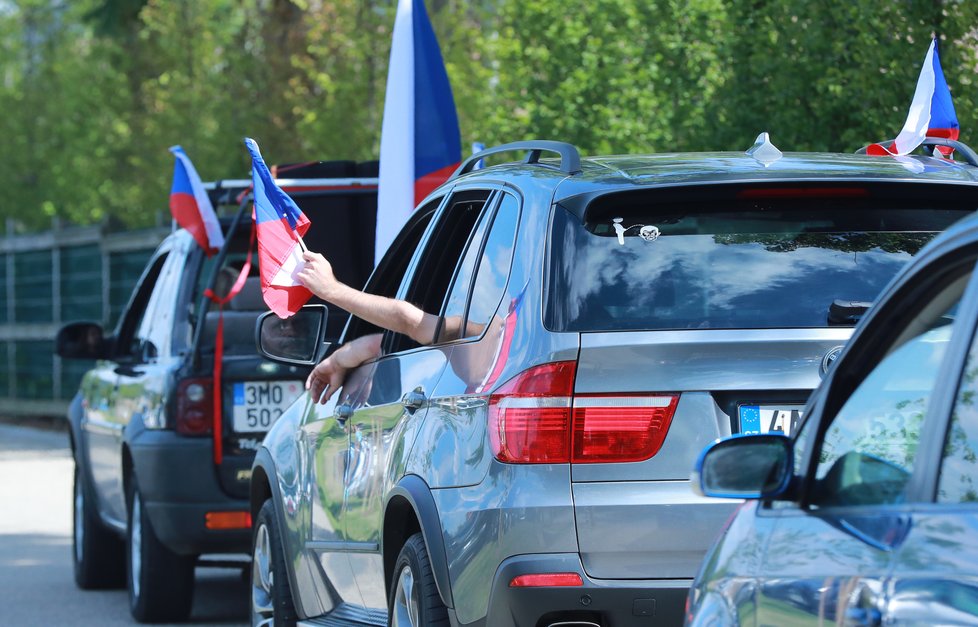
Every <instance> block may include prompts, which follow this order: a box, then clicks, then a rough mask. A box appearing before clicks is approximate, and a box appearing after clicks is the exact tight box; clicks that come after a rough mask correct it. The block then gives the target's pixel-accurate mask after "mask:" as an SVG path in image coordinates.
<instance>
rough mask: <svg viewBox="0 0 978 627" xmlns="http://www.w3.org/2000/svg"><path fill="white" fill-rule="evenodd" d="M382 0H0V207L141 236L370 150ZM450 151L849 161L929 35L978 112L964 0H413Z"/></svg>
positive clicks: (905, 80)
mask: <svg viewBox="0 0 978 627" xmlns="http://www.w3.org/2000/svg"><path fill="white" fill-rule="evenodd" d="M396 5H397V2H396V0H331V1H328V2H327V1H325V0H199V1H195V0H72V2H64V1H63V0H0V108H2V109H0V110H3V111H4V115H3V116H0V133H2V134H3V137H4V146H5V148H6V150H5V155H6V164H5V167H4V168H2V169H0V185H2V186H3V189H4V190H5V194H4V201H3V203H2V204H0V217H11V218H14V219H15V220H17V221H18V222H19V223H20V224H21V225H22V226H23V227H24V228H32V229H33V228H37V229H41V228H46V227H47V226H48V225H49V224H50V219H51V218H52V217H55V216H57V217H61V218H65V219H67V220H70V221H73V222H78V223H88V222H93V221H98V220H101V219H104V218H106V217H113V218H116V219H119V220H121V221H122V222H123V223H124V224H129V225H132V226H142V225H146V224H150V223H153V222H154V221H155V220H156V219H157V218H158V216H160V215H163V216H165V215H166V213H167V209H166V207H167V193H168V188H169V184H170V175H171V172H172V158H171V156H170V154H169V153H168V152H167V148H168V147H169V146H171V145H173V144H181V145H183V146H184V148H185V149H186V150H187V153H188V154H189V155H190V156H191V158H192V159H193V161H194V163H195V164H196V165H197V167H198V169H199V171H200V173H201V175H202V177H203V178H205V179H214V178H242V177H246V176H247V174H248V160H247V156H246V153H245V151H244V150H243V148H242V144H241V138H242V137H244V136H246V135H247V136H252V137H255V139H256V140H257V141H258V142H259V144H260V145H261V146H262V150H263V152H264V153H265V156H266V158H267V159H268V161H269V162H272V163H283V162H294V161H305V160H318V159H357V160H365V159H372V158H376V155H377V153H378V147H379V139H380V138H379V134H380V126H381V119H382V115H383V111H382V108H383V102H384V89H385V84H386V79H387V58H388V55H389V50H390V36H391V29H392V27H393V22H394V15H395V11H396ZM427 5H428V11H429V14H430V15H431V19H432V22H433V24H434V27H435V30H436V33H437V35H438V37H439V41H440V44H441V48H442V53H443V56H444V58H445V64H446V67H447V69H448V73H449V76H450V78H451V81H452V86H453V92H454V96H455V101H456V103H457V106H458V110H459V121H460V126H461V131H462V138H463V146H467V145H468V143H469V142H472V141H482V142H484V143H486V144H494V143H501V142H507V141H513V140H516V139H521V138H531V137H539V138H552V139H561V140H565V141H570V142H573V143H575V144H577V145H578V146H579V147H580V148H581V149H582V150H583V151H584V152H585V153H586V154H599V153H625V152H651V151H657V152H662V151H674V150H743V149H745V148H746V147H747V146H749V145H750V144H751V143H752V142H753V139H754V137H755V136H756V135H757V133H759V132H760V131H762V130H766V131H769V132H770V133H771V135H772V138H773V140H774V142H775V143H776V144H777V145H778V146H779V147H781V148H782V149H783V150H838V151H851V150H854V149H855V148H857V147H859V146H862V145H864V144H866V143H869V142H871V141H876V140H880V139H885V138H890V137H893V136H895V135H896V133H897V132H898V131H899V129H900V127H901V126H902V124H903V121H904V118H905V115H906V110H907V107H908V105H909V103H910V99H911V96H912V94H913V89H914V85H915V82H916V77H917V73H918V72H919V69H920V63H921V61H922V60H923V56H924V53H925V51H926V46H927V42H928V39H929V37H930V36H931V34H932V33H937V34H938V35H939V36H940V40H941V59H942V62H943V65H944V70H945V74H946V76H947V79H948V83H949V84H950V86H951V89H952V92H953V94H954V101H955V105H956V107H957V111H958V117H959V118H960V120H961V126H962V128H963V129H964V135H963V137H962V138H963V139H964V140H965V141H967V140H968V139H969V133H970V132H971V131H972V130H973V129H975V128H976V123H978V108H976V105H978V95H976V93H975V90H974V89H973V86H974V82H975V80H976V79H975V75H976V69H978V41H976V33H975V30H974V28H973V25H974V24H975V23H978V3H969V2H959V1H952V0H943V1H942V0H935V1H933V2H926V3H925V2H899V3H895V2H882V3H881V2H876V1H870V0H825V1H824V2H817V3H816V2H808V1H805V0H778V1H774V0H752V1H749V2H748V1H747V0H587V1H585V0H534V1H533V2H523V1H520V0H428V2H427Z"/></svg>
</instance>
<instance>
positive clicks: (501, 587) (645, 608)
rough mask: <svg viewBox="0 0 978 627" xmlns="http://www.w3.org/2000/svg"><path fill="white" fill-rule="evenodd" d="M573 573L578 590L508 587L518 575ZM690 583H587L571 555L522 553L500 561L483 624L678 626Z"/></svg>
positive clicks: (506, 626) (511, 626)
mask: <svg viewBox="0 0 978 627" xmlns="http://www.w3.org/2000/svg"><path fill="white" fill-rule="evenodd" d="M568 572H572V573H577V574H578V575H580V576H581V580H582V581H583V585H582V586H579V587H554V588H511V587H510V582H511V581H512V580H513V578H514V577H516V576H518V575H525V574H531V573H568ZM691 584H692V580H691V579H651V580H636V579H629V580H605V579H591V578H589V577H588V576H587V575H586V574H585V572H584V568H583V567H582V565H581V559H580V557H579V556H578V555H576V554H567V553H554V554H540V555H521V556H517V557H513V558H510V559H508V560H506V561H505V562H503V563H502V564H501V565H500V567H499V570H497V571H496V577H495V580H494V581H493V586H492V596H491V598H490V601H489V614H488V616H487V617H486V624H487V625H493V626H497V625H498V626H499V627H516V626H517V625H518V626H520V627H524V626H526V627H534V626H542V627H547V626H548V625H551V624H554V623H561V622H569V623H574V622H575V621H580V622H590V623H594V624H596V625H600V626H601V627H608V626H612V625H613V626H614V627H630V626H633V625H634V626H636V627H637V626H640V625H641V626H648V625H650V624H655V625H660V624H661V625H670V624H674V625H681V624H682V622H683V613H684V609H685V606H686V596H687V594H688V593H689V587H690V585H691Z"/></svg>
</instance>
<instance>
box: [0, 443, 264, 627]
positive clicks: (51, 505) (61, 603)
mask: <svg viewBox="0 0 978 627" xmlns="http://www.w3.org/2000/svg"><path fill="white" fill-rule="evenodd" d="M72 470H73V463H72V461H71V454H70V453H69V450H68V436H67V434H66V433H64V432H59V431H50V430H42V429H35V428H31V427H23V426H12V425H9V424H0V590H2V591H3V593H2V594H0V598H2V599H3V601H2V607H0V626H2V627H7V626H10V627H31V626H34V625H37V626H42V625H43V626H48V625H74V626H78V627H89V626H91V627H95V626H96V625H97V626H99V627H101V626H106V627H110V626H116V625H129V626H132V625H135V624H136V623H135V621H133V620H132V618H131V616H130V615H129V600H128V597H127V594H126V591H125V590H109V591H101V590H100V591H83V590H79V589H78V588H76V587H75V582H74V578H73V575H72V564H71V515H72V512H71V495H72V493H71V490H72V485H71V478H72ZM248 595H249V591H248V586H247V583H246V582H245V581H244V580H243V578H242V576H241V570H238V569H227V568H205V567H198V568H197V588H196V592H195V595H194V608H193V613H192V615H191V622H189V623H182V625H242V626H243V625H246V624H248V604H249V596H248Z"/></svg>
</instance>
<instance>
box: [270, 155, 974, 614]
mask: <svg viewBox="0 0 978 627" xmlns="http://www.w3.org/2000/svg"><path fill="white" fill-rule="evenodd" d="M884 161H887V160H880V159H871V158H866V157H849V156H842V155H837V156H832V157H831V158H826V157H824V156H820V155H815V156H812V155H786V157H785V159H784V161H783V163H781V164H780V165H778V164H775V165H774V166H772V167H769V168H764V167H763V166H761V165H759V164H758V163H757V162H756V161H754V160H753V159H751V158H748V157H744V156H743V155H740V154H734V153H730V154H708V155H694V156H690V155H678V156H677V155H664V156H656V157H642V158H639V160H638V161H634V160H633V159H632V158H624V157H623V158H620V159H619V158H600V159H593V160H586V161H585V163H584V172H583V174H582V175H579V176H572V177H567V176H566V175H565V174H563V173H561V172H559V171H557V170H556V169H554V168H550V167H546V166H545V165H544V166H535V167H528V166H526V165H524V164H518V165H503V166H494V167H491V168H488V169H486V170H479V171H476V172H473V173H471V174H466V175H463V176H461V177H459V178H457V179H455V180H453V181H452V182H451V183H450V184H449V185H448V186H446V187H445V188H443V189H442V190H440V191H437V192H436V193H435V194H433V195H432V197H430V198H437V197H439V196H440V195H441V194H443V193H444V194H450V193H457V192H460V191H466V190H484V189H488V190H506V191H510V192H512V193H514V194H517V195H518V196H519V197H520V198H521V199H522V215H521V218H520V222H519V230H518V235H517V241H516V250H517V251H519V252H518V254H517V255H516V257H515V259H514V263H513V268H512V271H511V274H510V277H509V281H508V285H507V287H506V292H505V295H504V297H503V300H502V302H501V303H500V305H499V307H498V308H497V316H499V317H500V318H501V319H507V320H510V321H511V322H513V325H512V333H513V338H514V339H513V341H512V344H511V345H509V346H507V348H506V354H505V356H504V358H500V352H501V351H502V350H503V345H504V341H503V332H502V330H501V329H499V328H495V329H494V328H492V325H490V326H489V328H488V329H487V331H486V332H485V333H484V334H483V335H481V336H480V337H477V338H468V339H465V340H459V341H455V342H450V343H447V344H443V345H440V346H436V347H422V348H420V349H414V350H412V351H409V352H405V353H402V354H398V355H395V356H387V357H383V358H381V359H380V360H378V361H375V362H371V363H368V364H364V365H362V366H361V367H360V368H358V369H356V370H355V371H353V372H352V373H351V375H350V376H351V378H356V381H357V383H356V384H353V383H349V381H350V379H348V387H349V388H356V387H357V385H362V384H363V382H365V381H369V382H370V384H369V385H368V386H366V387H365V388H363V392H362V393H358V392H356V391H355V390H354V391H352V394H351V398H350V399H345V400H344V402H346V400H349V403H348V404H349V406H350V408H351V409H352V410H353V414H352V417H351V418H350V419H348V420H347V421H346V422H345V424H343V425H340V424H339V423H338V422H337V421H336V419H335V414H336V411H337V407H339V403H340V401H338V400H337V399H338V398H339V397H340V396H343V395H344V394H346V393H347V392H350V391H351V390H348V389H344V390H343V391H342V392H341V393H340V394H337V395H335V396H334V397H333V399H332V400H330V402H329V403H327V404H326V405H313V404H312V403H311V402H310V400H309V399H308V397H307V396H304V397H303V398H301V399H300V400H299V401H297V403H296V405H294V406H293V408H292V409H291V410H290V411H289V412H287V414H286V416H289V417H290V419H289V420H285V418H286V416H283V418H282V419H280V421H279V423H278V425H276V427H275V428H274V429H273V430H272V431H271V432H270V433H269V435H268V436H267V437H266V440H265V442H264V444H263V451H266V453H267V454H266V453H263V454H260V455H259V457H258V458H257V461H256V463H257V464H261V465H262V467H263V468H264V469H265V471H266V472H267V473H268V476H269V480H270V481H271V482H272V483H273V484H275V485H277V486H278V487H277V488H276V489H277V490H278V492H279V495H278V496H276V498H275V502H276V509H277V510H282V511H283V512H284V513H283V520H284V521H285V525H284V529H285V530H286V533H285V534H284V542H285V544H286V558H287V559H286V562H287V563H289V564H290V565H293V566H294V572H293V578H294V582H295V583H294V586H293V594H294V596H295V598H296V602H297V607H298V608H299V611H300V614H301V615H303V616H304V617H306V618H312V617H315V616H319V615H325V614H328V613H329V612H330V611H331V610H333V609H334V608H337V607H340V605H342V604H352V603H356V599H357V598H359V599H360V603H362V604H363V606H364V607H365V609H367V610H369V611H372V612H373V613H374V615H376V614H378V613H379V612H380V610H381V608H382V607H383V605H384V604H385V602H386V593H387V589H386V587H385V584H387V585H389V583H390V582H389V581H384V580H383V579H384V578H385V577H387V576H389V575H390V573H389V572H388V569H386V567H385V565H386V564H388V563H390V559H391V554H392V553H393V555H394V556H396V553H397V551H398V550H399V547H398V546H397V543H396V542H387V541H386V539H385V537H384V535H383V532H384V531H385V530H389V529H397V530H400V532H403V533H407V532H406V531H404V529H403V526H404V521H403V520H402V519H401V518H402V517H403V516H405V514H406V512H412V515H413V517H414V519H416V520H417V521H418V522H417V525H418V526H419V527H420V528H421V529H420V530H421V532H422V533H423V534H424V537H425V539H426V544H427V546H428V549H429V552H431V553H432V563H433V570H434V573H435V579H436V584H437V586H438V589H439V591H440V593H441V596H442V599H443V600H444V601H445V603H446V605H448V606H449V607H451V608H452V612H451V616H452V617H453V623H457V624H474V625H478V624H496V623H495V622H494V620H496V619H497V618H498V620H500V621H504V620H505V619H503V618H502V617H496V616H495V615H492V614H490V613H489V612H490V610H491V608H494V607H497V605H498V606H499V608H503V607H505V602H504V601H500V602H499V603H498V604H497V603H496V602H495V601H493V600H492V599H491V596H492V595H493V594H495V593H494V592H493V591H494V590H496V591H500V593H499V594H500V595H502V594H503V593H502V592H501V591H502V590H505V589H507V585H508V582H506V581H502V580H501V579H500V577H504V576H505V577H510V576H511V573H512V572H515V571H514V570H513V567H512V565H513V564H518V569H517V570H518V571H519V572H538V571H536V570H535V569H536V568H537V567H540V568H544V567H545V566H543V565H545V564H549V563H557V562H560V563H565V562H566V563H572V564H576V565H577V566H576V567H575V568H576V569H579V570H580V572H581V574H582V577H584V578H585V580H586V581H587V583H586V584H585V585H587V586H591V585H597V586H598V587H599V588H601V589H622V590H631V589H633V588H634V589H640V590H645V591H646V592H645V593H643V594H647V595H648V596H650V598H654V597H655V591H656V590H658V589H660V588H661V589H662V590H667V591H668V592H669V595H670V596H669V597H668V598H669V599H670V603H672V601H673V599H674V598H676V597H675V591H676V589H677V586H678V587H679V588H682V587H683V586H685V585H687V584H688V582H690V581H691V580H692V577H693V575H694V574H695V566H696V564H697V563H698V562H699V560H700V559H701V557H702V555H703V553H704V551H705V550H706V548H707V540H709V539H710V538H712V536H713V534H714V533H715V532H716V531H717V530H719V529H720V528H721V526H722V524H723V521H724V520H726V519H728V517H729V515H730V513H731V512H732V510H733V509H734V508H735V507H736V506H737V505H736V504H731V503H730V502H728V501H718V500H714V499H703V498H700V497H696V496H694V495H693V494H692V491H691V490H689V483H688V481H687V478H688V476H689V475H688V473H689V469H690V468H691V466H692V463H693V459H694V457H695V455H696V454H697V453H698V452H699V450H700V449H701V448H702V446H703V445H705V444H706V443H708V442H710V441H712V440H714V439H716V438H719V437H722V436H724V435H728V434H729V433H730V432H731V430H732V427H731V425H732V421H733V419H735V418H736V417H735V416H731V415H730V414H729V413H727V411H726V410H725V409H724V408H723V407H721V403H719V402H718V401H717V400H716V398H715V396H714V393H724V394H727V396H730V394H736V393H739V392H741V391H744V392H745V394H744V398H743V400H744V401H750V400H754V398H753V397H752V396H751V395H750V394H747V392H757V391H761V392H764V391H767V392H770V391H772V390H773V391H777V392H782V393H786V394H788V395H789V396H790V397H791V399H792V402H794V403H803V402H804V401H805V399H806V397H807V394H808V392H809V391H810V390H811V389H812V388H813V387H815V385H816V384H817V383H818V381H819V377H820V367H821V364H822V359H823V357H824V356H825V354H826V353H827V352H828V351H829V350H831V349H833V348H835V347H837V346H839V345H841V344H844V343H845V341H846V339H847V338H848V337H849V334H850V333H851V331H850V330H849V329H846V328H819V329H765V330H756V331H748V330H726V331H720V330H683V331H642V332H635V331H628V332H608V333H583V334H581V333H555V332H552V331H550V330H548V329H546V328H545V327H544V324H543V310H544V303H545V299H546V294H545V293H544V286H543V283H544V277H545V276H546V272H547V254H548V251H547V250H546V248H547V247H546V246H545V245H542V244H543V243H545V242H547V241H548V238H549V226H550V225H549V220H550V214H551V210H552V207H553V206H554V202H555V201H560V202H561V203H562V204H565V203H566V204H568V205H574V203H575V202H578V201H580V202H586V201H587V199H589V198H591V197H593V196H595V195H597V194H605V193H615V192H619V191H628V190H646V189H649V190H650V189H653V188H664V187H668V186H673V185H675V186H679V185H689V184H695V185H697V186H702V185H705V184H711V183H743V182H750V181H758V182H763V183H767V182H771V181H797V180H799V179H804V180H811V181H833V182H838V181H839V180H845V181H871V182H880V181H893V182H896V181H902V182H914V181H916V182H921V181H924V180H926V181H928V182H929V183H933V184H941V183H945V182H946V183H949V184H950V183H953V184H956V185H978V178H976V177H975V176H974V174H973V173H972V171H971V169H969V168H962V167H960V166H957V165H953V164H952V165H947V164H946V162H944V161H942V160H937V159H927V158H923V159H914V160H913V161H914V163H917V164H919V167H916V170H915V167H908V166H906V165H901V164H896V165H894V164H893V163H884ZM636 164H638V165H636ZM641 164H645V165H648V166H649V170H648V171H647V172H646V171H644V170H642V167H644V166H642V165H641ZM640 166H641V167H640ZM813 170H818V173H817V175H816V174H812V171H813ZM580 199H584V200H580ZM442 210H444V203H443V208H442V209H440V210H439V211H442ZM436 220H437V215H436V217H435V219H434V220H433V221H432V224H434V223H435V221H436ZM428 230H429V232H428V234H427V235H426V236H424V237H423V238H422V240H421V244H420V245H419V250H421V249H423V248H424V246H425V244H426V242H427V241H428V240H429V239H430V238H431V232H430V231H431V228H430V226H429V229H428ZM416 266H417V254H416V255H415V260H414V261H412V262H411V263H410V264H409V268H408V273H409V274H410V273H411V272H412V271H413V269H414V268H415V267H416ZM514 308H515V310H517V311H518V315H517V316H515V319H514V316H512V311H513V310H514ZM405 360H406V361H405ZM565 360H567V361H576V362H577V368H578V376H577V382H576V385H575V389H574V391H575V393H590V392H595V393H606V392H612V393H613V392H616V391H618V392H640V393H655V392H678V393H681V399H680V403H679V406H678V408H677V412H676V415H675V417H674V419H673V424H672V427H671V429H670V432H669V435H668V437H667V438H666V441H665V444H664V446H663V448H662V449H661V450H660V452H659V453H658V454H657V455H656V456H655V457H653V458H652V459H649V460H646V461H643V462H635V463H629V464H540V465H522V464H503V463H500V462H499V461H497V460H496V459H495V458H494V457H493V456H492V453H491V451H490V450H489V447H488V442H487V437H486V422H487V415H488V407H489V401H490V397H491V394H492V392H493V391H494V390H495V389H497V388H498V387H499V386H500V385H501V384H502V383H504V382H505V381H507V380H509V379H510V378H511V377H513V376H514V375H516V374H517V373H520V372H522V371H524V370H526V369H527V368H530V367H532V366H535V365H538V364H543V363H549V362H554V361H565ZM394 363H400V364H401V365H400V366H397V367H396V368H395V367H394V365H393V364H394ZM415 368H420V369H421V370H419V371H418V372H417V373H416V374H412V372H411V370H412V369H415ZM384 369H388V370H389V371H390V372H389V373H384V372H380V371H381V370H384ZM422 370H423V372H422ZM395 371H396V376H394V373H395ZM419 378H420V379H422V380H424V385H423V391H424V396H425V402H424V404H423V406H421V407H419V408H418V409H417V410H414V411H413V412H408V411H404V410H403V408H400V407H398V406H397V402H396V400H397V398H399V396H398V395H399V394H403V393H405V392H406V391H410V390H411V389H412V388H411V386H412V384H414V383H415V381H417V380H419ZM385 381H387V382H389V385H390V387H389V388H386V387H385V386H387V385H388V383H385ZM378 385H379V388H380V389H377V386H378ZM385 407H386V408H387V409H386V410H385V409H384V408H385ZM317 451H318V452H317ZM276 475H279V476H276ZM405 482H408V483H407V484H406V483H405ZM408 484H409V485H410V487H407V486H408ZM419 494H420V495H422V496H420V497H419V496H418V495H419ZM424 494H430V502H429V501H428V499H427V497H425V496H423V495H424ZM324 499H325V500H324ZM422 502H427V503H428V505H421V504H420V503H422ZM405 503H407V504H408V507H405V506H404V505H405ZM432 504H433V507H434V510H435V511H432V510H431V507H432ZM432 525H437V526H438V528H437V529H432V528H431V527H432ZM351 526H353V527H351ZM435 537H438V538H440V540H441V542H440V543H439V542H438V541H437V540H434V538H435ZM441 545H443V547H444V549H443V553H442V548H441ZM537 555H539V556H541V557H540V560H539V561H537V560H536V556H537ZM554 556H563V557H560V558H555V557H554ZM503 565H507V566H506V567H505V568H504V567H503ZM535 565H536V566H535ZM354 582H355V585H352V584H353V583H354ZM527 594H533V592H532V591H529V592H527ZM498 598H500V599H502V598H503V597H502V596H499V597H498ZM663 598H664V599H665V598H666V597H663ZM555 609H568V608H555ZM569 609H574V608H573V607H571V608H569ZM673 609H675V608H673ZM680 610H681V605H680ZM497 611H502V609H498V610H497ZM631 620H633V621H635V622H634V624H640V621H642V620H643V619H642V618H639V617H632V618H631ZM499 624H503V623H499Z"/></svg>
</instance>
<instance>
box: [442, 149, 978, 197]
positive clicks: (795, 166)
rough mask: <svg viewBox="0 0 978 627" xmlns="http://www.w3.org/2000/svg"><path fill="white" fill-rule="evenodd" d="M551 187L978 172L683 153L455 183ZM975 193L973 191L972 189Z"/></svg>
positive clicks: (867, 160)
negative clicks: (518, 180)
mask: <svg viewBox="0 0 978 627" xmlns="http://www.w3.org/2000/svg"><path fill="white" fill-rule="evenodd" d="M531 171H532V177H531V180H533V181H536V182H538V183H539V184H541V185H544V186H547V187H550V188H554V189H555V193H554V202H560V201H562V200H566V199H568V198H571V197H574V196H580V195H586V196H596V195H599V194H604V193H610V192H615V191H634V190H637V189H642V188H659V187H676V186H688V185H696V186H704V185H723V184H744V183H747V184H749V183H760V184H767V183H788V182H812V183H823V182H835V183H838V182H858V183H870V182H871V183H928V184H950V185H964V186H974V187H978V167H974V166H971V165H968V164H966V163H963V162H959V161H951V160H947V159H942V158H938V157H928V156H920V155H913V156H906V157H889V156H884V157H879V156H868V155H860V154H851V153H827V152H794V153H791V152H789V153H783V154H782V155H781V156H780V157H778V158H777V159H775V160H770V161H762V160H759V159H755V158H754V157H752V156H750V155H749V154H747V153H745V152H687V153H679V152H677V153H660V154H648V155H610V156H594V157H586V158H582V159H581V161H580V171H579V172H576V173H570V174H568V173H567V172H566V171H564V170H561V163H560V161H559V160H557V159H540V160H539V162H537V163H507V164H501V165H497V166H490V167H487V168H482V169H479V170H474V171H472V172H469V173H466V174H464V175H462V176H460V177H459V178H458V179H457V180H460V181H461V180H465V181H466V182H475V181H476V180H477V179H479V178H487V179H494V180H499V179H500V178H507V177H509V176H514V175H515V176H520V175H523V176H525V175H526V174H528V173H530V172H531ZM976 191H978V190H976Z"/></svg>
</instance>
